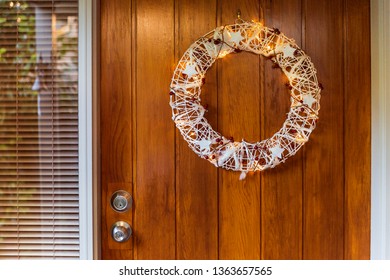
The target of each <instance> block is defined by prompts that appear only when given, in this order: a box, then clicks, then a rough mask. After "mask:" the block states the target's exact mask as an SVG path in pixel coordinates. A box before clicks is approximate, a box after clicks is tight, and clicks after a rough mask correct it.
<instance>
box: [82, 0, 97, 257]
mask: <svg viewBox="0 0 390 280" xmlns="http://www.w3.org/2000/svg"><path fill="white" fill-rule="evenodd" d="M92 2H93V0H79V94H78V97H79V223H80V259H93V256H94V255H93V254H94V242H93V241H94V238H93V237H94V235H93V175H92V170H93V161H92V151H93V150H92Z"/></svg>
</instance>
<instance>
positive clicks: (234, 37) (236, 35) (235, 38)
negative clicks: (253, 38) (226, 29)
mask: <svg viewBox="0 0 390 280" xmlns="http://www.w3.org/2000/svg"><path fill="white" fill-rule="evenodd" d="M230 35H231V39H230V41H231V42H234V43H235V44H236V45H239V44H240V42H241V41H242V39H244V37H242V35H241V32H240V31H236V32H230Z"/></svg>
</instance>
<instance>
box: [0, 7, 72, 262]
mask: <svg viewBox="0 0 390 280" xmlns="http://www.w3.org/2000/svg"><path fill="white" fill-rule="evenodd" d="M78 133H79V132H78V1H77V0H76V1H72V0H69V1H57V0H50V1H48V0H47V1H45V0H35V1H4V0H0V259H12V258H50V259H51V258H79V214H78V213H79V177H78Z"/></svg>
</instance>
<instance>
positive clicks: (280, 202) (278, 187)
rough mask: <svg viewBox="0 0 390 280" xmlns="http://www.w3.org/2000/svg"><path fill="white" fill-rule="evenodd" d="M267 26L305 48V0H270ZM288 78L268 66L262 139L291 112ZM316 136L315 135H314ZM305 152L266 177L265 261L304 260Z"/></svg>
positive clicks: (274, 129)
mask: <svg viewBox="0 0 390 280" xmlns="http://www.w3.org/2000/svg"><path fill="white" fill-rule="evenodd" d="M266 2H267V3H269V5H266V6H265V9H264V12H265V24H266V25H267V26H269V27H276V28H278V29H279V30H281V31H282V32H283V33H284V34H286V36H288V37H289V38H294V39H295V41H296V42H297V44H298V45H301V32H302V25H301V23H302V16H301V8H302V7H301V0H280V1H266ZM286 82H288V80H287V77H285V75H284V74H283V73H282V71H281V70H280V69H279V68H277V69H276V70H273V69H272V62H271V61H267V63H266V64H265V73H264V76H263V83H264V84H265V86H264V93H263V94H264V96H263V97H262V98H263V108H262V124H263V125H262V128H263V134H262V138H263V139H265V138H269V137H271V136H272V135H273V133H275V132H276V131H278V130H279V129H280V127H281V126H282V124H283V122H284V121H285V118H286V113H287V112H288V111H289V109H290V93H289V90H288V89H287V88H286V87H285V86H284V84H285V83H286ZM314 133H315V132H314ZM301 155H302V151H300V152H298V153H297V154H296V155H295V156H294V157H292V158H289V159H288V160H287V162H286V163H284V164H283V165H281V166H278V167H277V168H275V169H271V170H267V171H266V172H264V173H263V174H262V184H261V187H262V193H261V198H262V203H261V205H262V209H261V213H262V217H261V221H262V227H261V228H262V235H261V237H262V238H261V244H262V258H263V259H301V258H302V156H301Z"/></svg>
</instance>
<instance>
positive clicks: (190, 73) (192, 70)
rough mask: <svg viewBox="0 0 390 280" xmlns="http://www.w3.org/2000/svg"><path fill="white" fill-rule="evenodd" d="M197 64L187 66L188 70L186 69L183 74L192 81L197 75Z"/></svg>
mask: <svg viewBox="0 0 390 280" xmlns="http://www.w3.org/2000/svg"><path fill="white" fill-rule="evenodd" d="M195 67H196V65H195V64H187V65H186V69H184V71H183V73H184V74H186V75H187V76H188V79H191V77H192V76H194V75H197V74H198V71H196V69H195Z"/></svg>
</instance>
